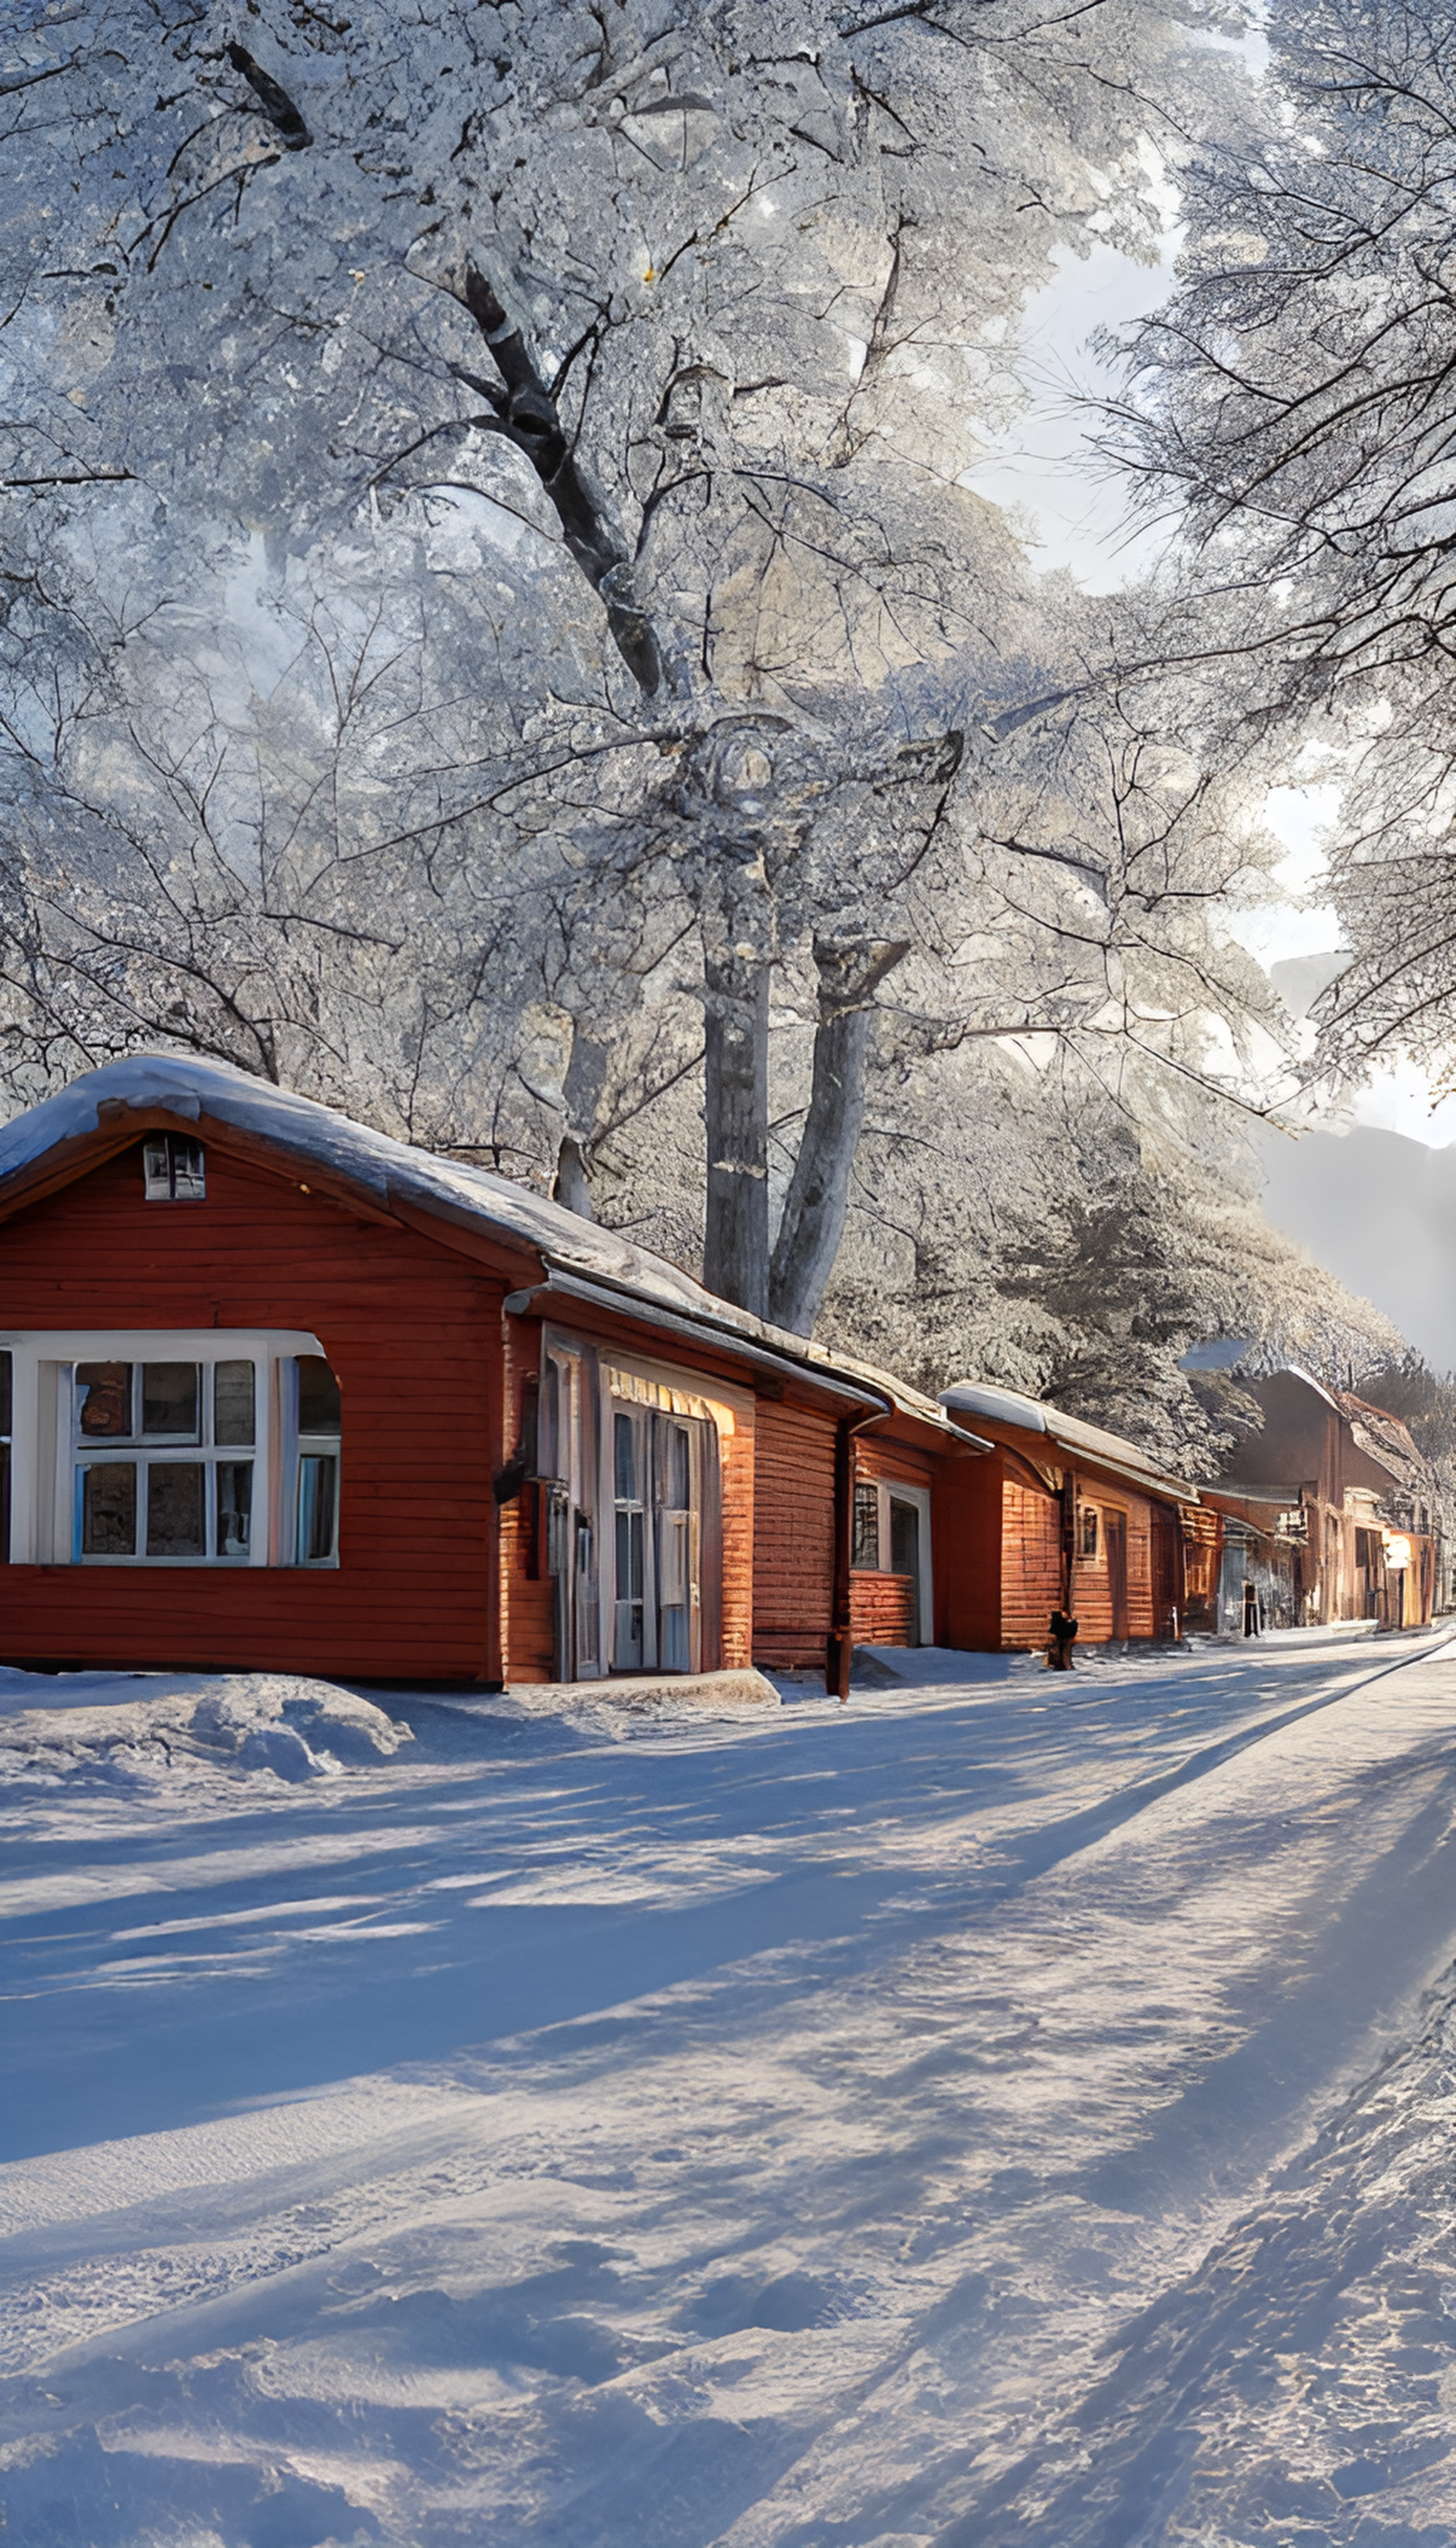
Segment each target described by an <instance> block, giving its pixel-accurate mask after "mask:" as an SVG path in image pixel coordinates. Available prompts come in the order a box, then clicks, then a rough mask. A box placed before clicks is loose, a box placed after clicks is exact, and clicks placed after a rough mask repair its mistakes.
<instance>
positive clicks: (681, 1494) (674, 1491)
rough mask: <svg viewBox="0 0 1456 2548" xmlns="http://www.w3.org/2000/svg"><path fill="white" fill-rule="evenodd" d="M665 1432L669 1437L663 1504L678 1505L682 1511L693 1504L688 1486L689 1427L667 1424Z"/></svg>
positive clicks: (665, 1451)
mask: <svg viewBox="0 0 1456 2548" xmlns="http://www.w3.org/2000/svg"><path fill="white" fill-rule="evenodd" d="M663 1432H664V1434H665V1435H666V1437H667V1438H666V1440H665V1441H664V1443H663V1456H662V1478H663V1501H664V1503H665V1504H670V1505H676V1506H677V1507H678V1509H679V1510H680V1511H681V1510H683V1507H684V1506H686V1505H687V1504H689V1503H690V1502H691V1501H692V1490H691V1488H690V1486H689V1485H688V1475H689V1459H688V1449H687V1427H686V1425H685V1424H666V1425H664V1427H663Z"/></svg>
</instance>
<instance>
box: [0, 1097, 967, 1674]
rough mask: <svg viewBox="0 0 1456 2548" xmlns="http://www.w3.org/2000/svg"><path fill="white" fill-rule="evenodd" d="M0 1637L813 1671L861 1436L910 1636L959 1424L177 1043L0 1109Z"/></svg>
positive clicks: (513, 1198) (153, 1650)
mask: <svg viewBox="0 0 1456 2548" xmlns="http://www.w3.org/2000/svg"><path fill="white" fill-rule="evenodd" d="M0 1381H3V1382H4V1383H5V1385H6V1389H7V1393H8V1394H7V1403H6V1405H5V1408H4V1419H5V1420H4V1427H3V1436H0V1455H3V1460H4V1464H5V1478H6V1502H5V1511H4V1517H3V1524H0V1559H3V1560H4V1561H5V1563H4V1574H3V1580H0V1624H3V1634H0V1655H3V1656H4V1658H5V1659H6V1660H8V1661H10V1662H16V1663H35V1664H42V1665H46V1664H52V1665H60V1664H83V1663H123V1664H125V1663H136V1664H143V1663H145V1664H167V1665H185V1666H195V1667H199V1668H236V1667H250V1668H259V1667H266V1668H274V1669H284V1670H293V1671H305V1672H318V1673H322V1674H331V1675H334V1676H347V1677H353V1678H358V1679H373V1680H376V1681H387V1680H433V1681H442V1682H447V1681H448V1682H479V1683H486V1684H495V1685H500V1684H501V1683H511V1682H530V1681H550V1680H567V1681H570V1680H591V1679H595V1678H598V1677H605V1676H607V1675H610V1674H613V1673H617V1674H632V1675H637V1674H650V1673H665V1672H673V1673H687V1672H704V1671H710V1670H713V1669H714V1668H716V1667H718V1666H726V1667H732V1666H743V1665H746V1664H748V1663H749V1662H750V1660H751V1659H754V1658H757V1659H758V1660H761V1661H762V1662H764V1663H766V1664H769V1665H770V1666H774V1665H805V1664H807V1665H811V1666H813V1667H814V1668H816V1669H820V1670H826V1669H827V1672H828V1675H829V1678H830V1682H831V1683H832V1685H835V1686H842V1685H843V1684H844V1683H845V1682H846V1680H847V1676H848V1669H849V1653H850V1643H851V1637H852V1633H853V1621H852V1607H853V1606H854V1605H855V1577H854V1572H853V1569H852V1563H851V1561H852V1556H853V1553H854V1549H853V1534H854V1527H855V1509H856V1507H855V1496H854V1482H855V1469H854V1458H855V1444H856V1440H857V1438H860V1439H868V1438H869V1437H876V1448H875V1450H874V1451H873V1452H872V1453H870V1452H866V1454H865V1457H866V1458H867V1459H870V1460H879V1459H884V1460H887V1461H888V1463H889V1467H888V1469H887V1470H886V1471H885V1474H886V1476H888V1477H891V1478H893V1479H897V1480H898V1481H899V1489H898V1493H897V1495H896V1496H892V1498H891V1500H890V1501H889V1503H888V1508H887V1531H888V1538H889V1542H890V1546H889V1550H888V1554H889V1555H890V1556H891V1558H894V1557H895V1555H896V1553H897V1552H898V1555H899V1557H900V1558H901V1559H902V1560H905V1561H906V1563H905V1564H904V1566H903V1567H901V1568H897V1567H896V1566H895V1565H893V1564H892V1565H890V1566H888V1567H885V1568H881V1569H878V1570H877V1572H878V1573H880V1574H883V1575H886V1576H888V1577H890V1578H891V1579H892V1580H891V1582H890V1584H889V1586H888V1588H887V1590H886V1591H885V1592H883V1593H882V1594H881V1595H880V1596H879V1597H880V1599H881V1602H884V1601H888V1602H890V1603H891V1604H893V1603H894V1602H896V1601H898V1602H899V1603H900V1605H901V1611H903V1609H904V1604H905V1602H906V1600H907V1599H910V1600H912V1601H913V1604H914V1624H915V1625H916V1627H917V1630H918V1632H919V1633H922V1634H923V1633H926V1632H927V1631H928V1630H930V1629H934V1628H935V1627H936V1626H937V1623H938V1622H940V1623H942V1627H943V1630H944V1624H945V1623H946V1622H947V1621H948V1620H949V1616H950V1604H951V1592H950V1586H951V1582H952V1580H953V1579H952V1572H951V1571H950V1570H943V1571H942V1574H941V1576H940V1577H939V1578H938V1577H937V1574H936V1571H935V1567H934V1562H933V1558H932V1537H933V1530H934V1527H935V1514H936V1511H937V1510H938V1509H940V1508H941V1507H947V1494H948V1490H947V1489H946V1487H945V1486H944V1484H941V1483H937V1481H943V1480H945V1479H950V1478H953V1477H955V1476H956V1475H957V1474H958V1472H959V1471H960V1470H961V1469H963V1468H972V1467H974V1466H975V1465H976V1464H977V1460H978V1458H979V1457H981V1456H982V1455H984V1454H985V1452H986V1451H987V1448H988V1446H987V1445H986V1444H985V1443H983V1442H982V1441H980V1440H978V1438H977V1437H976V1436H975V1435H973V1434H971V1433H968V1432H967V1431H966V1430H965V1428H964V1427H963V1426H962V1425H960V1424H959V1423H958V1422H957V1421H956V1419H955V1418H954V1417H953V1416H950V1415H948V1414H947V1413H946V1412H945V1411H944V1410H942V1409H941V1408H939V1407H938V1406H937V1405H936V1404H935V1403H934V1402H933V1401H930V1400H927V1399H924V1398H921V1397H919V1396H918V1395H917V1394H916V1393H914V1392H912V1391H908V1390H905V1389H903V1388H902V1387H901V1385H900V1384H899V1383H898V1382H895V1381H893V1380H891V1379H890V1378H888V1376H886V1375H884V1374H882V1373H876V1372H873V1371H871V1370H869V1369H868V1368H867V1367H865V1366H862V1365H858V1364H852V1363H849V1362H847V1361H845V1360H844V1359H843V1358H841V1357H837V1356H835V1355H832V1354H830V1353H827V1352H825V1351H824V1350H822V1349H821V1348H818V1347H816V1346H814V1345H812V1344H809V1343H806V1342H805V1341H804V1340H803V1339H800V1338H795V1337H789V1336H786V1335H783V1334H781V1333H780V1332H778V1331H777V1330H775V1329H774V1328H772V1327H768V1326H766V1325H764V1324H763V1323H762V1322H760V1321H758V1320H756V1319H752V1318H750V1317H748V1316H747V1315H746V1314H745V1313H743V1312H741V1311H738V1310H736V1309H734V1308H732V1307H731V1306H730V1305H728V1304H726V1303H724V1302H721V1301H718V1300H715V1299H714V1298H713V1297H712V1296H711V1295H710V1294H708V1293H706V1292H705V1291H704V1290H703V1289H702V1287H701V1286H700V1285H699V1284H697V1283H694V1282H693V1281H691V1279H690V1278H689V1277H688V1276H686V1275H684V1274H683V1273H681V1272H680V1271H679V1270H678V1269H677V1268H676V1267H675V1266H672V1265H670V1264H668V1263H666V1262H665V1261H664V1260H663V1259H662V1258H660V1257H656V1256H653V1255H651V1254H649V1253H648V1252H647V1251H646V1250H643V1249H640V1248H636V1247H634V1246H632V1245H630V1244H629V1243H628V1242H627V1241H626V1240H624V1239H621V1238H618V1237H616V1236H614V1235H613V1234H612V1233H610V1232H608V1231H604V1230H601V1229H596V1228H594V1227H593V1226H592V1224H590V1223H587V1222H583V1221H581V1220H580V1219H578V1218H577V1216H575V1215H574V1214H571V1213H568V1212H566V1211H564V1210H562V1209H561V1208H560V1207H559V1206H557V1205H555V1204H552V1203H550V1202H548V1201H546V1200H544V1199H543V1198H541V1197H539V1196H537V1195H535V1194H533V1193H531V1192H530V1191H528V1190H527V1189H524V1188H522V1187H519V1186H515V1185H512V1184H510V1183H509V1182H507V1181H506V1180H504V1179H502V1178H498V1177H492V1176H489V1175H487V1174H485V1173H484V1172H482V1171H480V1170H476V1169H472V1168H467V1167H463V1166H460V1165H458V1164H457V1163H455V1162H453V1161H450V1160H448V1159H441V1158H436V1157H434V1156H432V1155H431V1154H429V1153H428V1152H424V1151H420V1150H416V1149H413V1148H411V1147H409V1145H408V1144H406V1143H404V1142H400V1141H394V1140H390V1139H388V1138H386V1137H384V1136H382V1135H380V1134H376V1133H373V1132H371V1131H369V1130H367V1129H366V1128H364V1127H362V1126H359V1125H356V1124H352V1123H350V1122H349V1121H348V1120H347V1119H346V1118H344V1117H343V1116H341V1115H338V1114H337V1113H335V1112H334V1111H333V1110H331V1109H329V1108H327V1107H322V1106H318V1105H315V1104H312V1103H311V1102H310V1101H308V1100H306V1099H302V1098H298V1097H293V1096H290V1095H287V1094H286V1093H284V1092H281V1091H279V1090H276V1089H272V1088H269V1087H267V1086H265V1085H263V1084H262V1083H260V1082H259V1081H257V1080H255V1079H253V1078H250V1077H249V1076H247V1075H246V1074H245V1073H243V1072H240V1071H236V1070H233V1069H231V1068H229V1067H228V1066H227V1065H226V1064H223V1063H217V1062H204V1061H198V1060H194V1059H191V1058H187V1057H182V1056H173V1055H169V1054H152V1055H138V1056H136V1057H133V1058H130V1059H128V1060H126V1061H122V1062H117V1063H113V1064H111V1065H110V1066H108V1067H107V1068H105V1069H102V1070H98V1071H93V1072H90V1073H88V1074H87V1075H86V1076H85V1077H84V1078H82V1079H80V1080H77V1081H76V1082H75V1083H74V1084H73V1085H72V1086H71V1087H70V1088H68V1089H67V1090H65V1091H63V1092H62V1093H61V1095H59V1096H58V1097H55V1098H52V1099H48V1100H46V1102H45V1103H44V1104H42V1105H40V1106H37V1107H34V1108H32V1109H31V1110H30V1111H29V1112H28V1113H27V1114H25V1115H22V1116H21V1117H19V1118H18V1119H17V1120H16V1121H15V1122H13V1123H11V1124H10V1125H8V1126H6V1127H5V1128H4V1129H3V1131H0ZM878 1437H883V1439H882V1445H881V1443H880V1441H879V1438H878ZM932 1468H934V1470H935V1478H934V1479H932V1477H931V1471H932ZM938 1498H939V1499H940V1503H939V1505H938V1504H937V1499H938ZM952 1501H954V1495H953V1496H952ZM907 1503H908V1505H909V1506H910V1507H911V1508H912V1509H913V1511H914V1513H915V1516H916V1521H915V1528H916V1530H918V1531H920V1532H921V1534H922V1535H921V1536H920V1537H919V1538H914V1537H913V1533H912V1532H911V1524H910V1523H909V1522H908V1521H905V1520H903V1519H900V1520H897V1519H896V1512H897V1509H899V1507H901V1506H903V1505H905V1504H907ZM947 1508H948V1507H947ZM897 1532H898V1534H899V1536H898V1538H897V1537H896V1533H897ZM907 1534H911V1535H910V1536H907ZM912 1555H913V1564H911V1563H909V1559H910V1557H911V1556H912ZM904 1582H910V1583H912V1584H913V1586H914V1592H913V1594H910V1595H907V1594H906V1593H905V1592H904V1591H903V1590H902V1589H901V1587H902V1584H903V1583H904ZM858 1606H859V1615H860V1618H861V1623H862V1629H868V1628H869V1627H872V1626H875V1625H882V1624H883V1619H882V1616H881V1611H880V1610H879V1609H874V1607H873V1604H872V1603H871V1605H870V1610H871V1611H872V1616H871V1615H870V1611H866V1610H865V1606H864V1599H863V1592H862V1596H861V1599H860V1602H859V1605H858ZM896 1617H897V1618H899V1617H900V1613H899V1612H897V1613H896ZM907 1619H908V1613H906V1614H905V1619H902V1620H901V1624H905V1621H906V1620H907Z"/></svg>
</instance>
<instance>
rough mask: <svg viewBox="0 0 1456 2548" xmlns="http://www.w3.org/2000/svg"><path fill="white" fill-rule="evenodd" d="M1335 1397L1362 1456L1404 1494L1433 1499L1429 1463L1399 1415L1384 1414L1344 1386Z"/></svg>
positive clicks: (1432, 1484)
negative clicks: (1370, 1461)
mask: <svg viewBox="0 0 1456 2548" xmlns="http://www.w3.org/2000/svg"><path fill="white" fill-rule="evenodd" d="M1338 1398H1339V1409H1340V1413H1341V1414H1342V1415H1343V1417H1344V1419H1345V1421H1346V1423H1347V1424H1348V1425H1349V1428H1350V1431H1351V1432H1352V1433H1353V1435H1354V1437H1355V1441H1356V1443H1357V1445H1358V1447H1359V1448H1360V1449H1361V1450H1362V1451H1363V1452H1364V1454H1365V1456H1366V1458H1367V1459H1368V1460H1373V1461H1374V1462H1375V1464H1376V1466H1377V1468H1380V1469H1384V1471H1385V1473H1386V1475H1387V1477H1390V1478H1394V1479H1395V1481H1396V1483H1397V1485H1398V1486H1400V1487H1403V1488H1404V1489H1405V1491H1406V1493H1407V1494H1408V1495H1414V1496H1418V1497H1421V1498H1422V1499H1424V1500H1425V1501H1427V1502H1429V1501H1434V1492H1435V1482H1434V1479H1433V1477H1432V1474H1431V1469H1430V1464H1429V1462H1428V1461H1427V1460H1426V1459H1424V1458H1423V1456H1422V1454H1421V1452H1420V1451H1419V1450H1418V1449H1417V1447H1416V1444H1415V1442H1414V1441H1413V1439H1412V1437H1411V1435H1410V1430H1409V1428H1408V1427H1407V1426H1406V1425H1405V1424H1403V1423H1402V1421H1401V1418H1400V1417H1399V1415H1388V1414H1387V1413H1386V1410H1385V1409H1384V1408H1383V1407H1371V1406H1370V1405H1369V1404H1368V1403H1367V1401H1366V1400H1364V1399H1363V1398H1356V1397H1355V1396H1354V1395H1353V1394H1352V1392H1351V1391H1349V1390H1347V1389H1342V1390H1340V1391H1339V1392H1338Z"/></svg>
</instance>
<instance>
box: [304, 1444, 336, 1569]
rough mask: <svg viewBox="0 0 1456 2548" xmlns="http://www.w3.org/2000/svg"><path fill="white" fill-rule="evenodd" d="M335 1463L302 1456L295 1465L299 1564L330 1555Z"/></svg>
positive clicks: (309, 1454) (319, 1456)
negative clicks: (297, 1472)
mask: <svg viewBox="0 0 1456 2548" xmlns="http://www.w3.org/2000/svg"><path fill="white" fill-rule="evenodd" d="M337 1479H338V1462H337V1460H335V1459H333V1458H331V1457H330V1456H328V1455H327V1454H323V1455H316V1454H314V1453H306V1454H305V1456H304V1458H303V1459H302V1460H300V1462H299V1562H300V1564H301V1565H305V1566H307V1565H308V1564H309V1563H310V1562H311V1561H316V1560H318V1558H322V1557H331V1556H332V1555H333V1504H334V1496H335V1493H336V1489H337Z"/></svg>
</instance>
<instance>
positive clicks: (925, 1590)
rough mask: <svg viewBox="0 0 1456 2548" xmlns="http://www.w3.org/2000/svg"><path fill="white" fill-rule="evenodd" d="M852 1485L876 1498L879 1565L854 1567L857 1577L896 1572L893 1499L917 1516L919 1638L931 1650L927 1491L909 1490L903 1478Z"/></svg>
mask: <svg viewBox="0 0 1456 2548" xmlns="http://www.w3.org/2000/svg"><path fill="white" fill-rule="evenodd" d="M855 1483H856V1486H857V1487H873V1488H874V1490H875V1492H876V1494H877V1495H878V1497H879V1564H878V1566H862V1567H856V1569H855V1570H854V1571H855V1573H856V1574H857V1575H893V1573H894V1571H895V1570H894V1568H893V1567H892V1566H891V1564H890V1559H891V1557H892V1556H893V1555H894V1545H895V1544H894V1540H893V1537H892V1536H891V1532H890V1498H891V1497H892V1496H893V1498H894V1499H895V1501H896V1502H897V1503H902V1504H914V1505H915V1507H916V1509H917V1511H918V1512H919V1514H920V1572H919V1598H920V1618H919V1621H918V1634H919V1637H920V1642H921V1644H922V1645H923V1646H933V1645H934V1644H935V1641H936V1600H935V1587H934V1583H933V1579H932V1572H931V1569H932V1551H931V1537H930V1489H929V1487H912V1486H911V1484H910V1482H909V1480H908V1479H906V1478H857V1479H856V1481H855Z"/></svg>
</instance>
